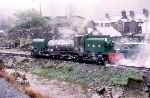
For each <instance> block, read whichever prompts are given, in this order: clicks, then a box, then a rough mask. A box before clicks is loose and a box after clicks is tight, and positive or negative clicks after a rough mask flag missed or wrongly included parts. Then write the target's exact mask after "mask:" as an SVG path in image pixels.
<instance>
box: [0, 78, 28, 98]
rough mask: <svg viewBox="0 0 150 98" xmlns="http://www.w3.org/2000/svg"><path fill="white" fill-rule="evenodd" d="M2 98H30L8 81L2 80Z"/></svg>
mask: <svg viewBox="0 0 150 98" xmlns="http://www.w3.org/2000/svg"><path fill="white" fill-rule="evenodd" d="M0 98H29V97H28V96H27V95H25V94H23V93H21V92H19V91H18V90H17V89H15V88H14V87H12V86H11V85H10V84H9V83H8V82H7V81H6V80H4V79H2V78H0Z"/></svg>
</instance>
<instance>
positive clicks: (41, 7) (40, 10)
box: [40, 0, 42, 16]
mask: <svg viewBox="0 0 150 98" xmlns="http://www.w3.org/2000/svg"><path fill="white" fill-rule="evenodd" d="M40 15H41V16H42V2H41V0H40Z"/></svg>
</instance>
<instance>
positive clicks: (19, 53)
mask: <svg viewBox="0 0 150 98" xmlns="http://www.w3.org/2000/svg"><path fill="white" fill-rule="evenodd" d="M0 55H1V56H20V57H27V58H32V56H31V54H30V52H26V51H19V50H15V51H12V50H0ZM37 59H38V58H37ZM43 59H49V58H43ZM51 60H54V61H55V59H54V58H51ZM60 61H62V60H60ZM64 61H65V62H73V61H68V60H67V61H66V60H64ZM82 63H86V62H81V64H82ZM86 64H89V63H86ZM90 65H91V63H90ZM94 65H96V64H94ZM106 67H107V66H106ZM109 67H114V68H117V69H128V68H134V69H137V70H139V71H142V72H145V73H150V68H146V67H136V66H126V65H116V66H113V65H111V64H110V65H109Z"/></svg>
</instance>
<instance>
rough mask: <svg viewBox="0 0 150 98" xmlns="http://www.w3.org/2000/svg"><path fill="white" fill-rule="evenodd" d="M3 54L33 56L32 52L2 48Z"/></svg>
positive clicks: (1, 53)
mask: <svg viewBox="0 0 150 98" xmlns="http://www.w3.org/2000/svg"><path fill="white" fill-rule="evenodd" d="M0 55H1V56H21V57H28V58H31V55H30V52H25V51H16V50H15V51H12V50H10V51H9V50H0Z"/></svg>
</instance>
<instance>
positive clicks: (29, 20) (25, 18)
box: [16, 10, 47, 29]
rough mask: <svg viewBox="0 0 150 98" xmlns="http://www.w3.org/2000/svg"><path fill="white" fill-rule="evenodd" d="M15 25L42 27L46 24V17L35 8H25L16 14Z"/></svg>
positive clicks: (26, 27)
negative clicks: (25, 9)
mask: <svg viewBox="0 0 150 98" xmlns="http://www.w3.org/2000/svg"><path fill="white" fill-rule="evenodd" d="M16 16H17V21H16V26H17V27H19V28H25V29H29V28H32V27H44V26H45V25H47V18H45V17H43V16H41V15H40V13H39V12H38V11H36V10H27V11H23V12H19V13H17V14H16Z"/></svg>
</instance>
